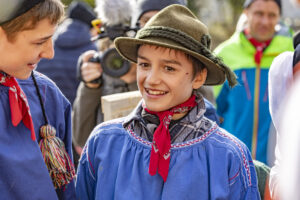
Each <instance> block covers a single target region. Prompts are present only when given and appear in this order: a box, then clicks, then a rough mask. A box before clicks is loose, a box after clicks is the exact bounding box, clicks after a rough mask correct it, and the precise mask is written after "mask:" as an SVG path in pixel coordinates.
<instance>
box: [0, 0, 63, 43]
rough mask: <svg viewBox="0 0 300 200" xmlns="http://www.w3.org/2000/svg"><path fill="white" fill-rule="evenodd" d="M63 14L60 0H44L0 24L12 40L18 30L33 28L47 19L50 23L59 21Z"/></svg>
mask: <svg viewBox="0 0 300 200" xmlns="http://www.w3.org/2000/svg"><path fill="white" fill-rule="evenodd" d="M63 16H64V5H63V4H62V3H61V1H60V0H45V1H42V2H41V3H39V4H37V5H36V6H34V7H33V8H31V9H30V10H29V11H27V12H26V13H24V14H22V15H20V16H18V17H16V18H15V19H13V20H11V21H9V22H7V23H5V24H2V25H1V27H2V29H3V30H4V31H5V33H6V35H7V38H8V40H9V41H13V40H14V39H15V36H16V35H17V33H18V32H21V31H24V30H30V29H34V28H35V26H36V24H37V23H38V22H39V21H41V20H43V19H46V18H47V19H49V20H50V22H51V24H56V23H59V22H60V20H61V19H62V17H63Z"/></svg>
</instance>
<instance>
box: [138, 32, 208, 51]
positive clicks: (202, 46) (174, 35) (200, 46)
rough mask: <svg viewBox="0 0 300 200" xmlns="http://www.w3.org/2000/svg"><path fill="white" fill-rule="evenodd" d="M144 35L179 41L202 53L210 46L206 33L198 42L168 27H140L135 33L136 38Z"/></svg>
mask: <svg viewBox="0 0 300 200" xmlns="http://www.w3.org/2000/svg"><path fill="white" fill-rule="evenodd" d="M146 37H163V38H167V39H170V40H173V41H175V42H177V43H179V44H180V45H182V46H183V47H185V48H187V49H189V50H192V51H195V52H197V53H200V54H204V55H205V53H204V52H206V51H207V50H208V49H207V48H209V47H210V37H209V36H208V35H206V34H204V35H203V36H202V38H201V43H200V42H198V41H197V40H195V39H194V38H192V37H191V36H189V35H187V34H185V33H183V32H181V31H179V30H176V29H173V28H169V27H162V26H152V27H150V28H144V29H141V30H140V31H139V32H138V33H137V35H136V39H143V38H146Z"/></svg>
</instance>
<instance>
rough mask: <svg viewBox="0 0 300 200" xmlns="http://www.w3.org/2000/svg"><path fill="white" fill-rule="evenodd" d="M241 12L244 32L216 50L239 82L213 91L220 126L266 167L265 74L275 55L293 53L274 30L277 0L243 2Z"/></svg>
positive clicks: (289, 40)
mask: <svg viewBox="0 0 300 200" xmlns="http://www.w3.org/2000/svg"><path fill="white" fill-rule="evenodd" d="M243 12H244V13H245V15H246V17H247V21H246V24H245V27H244V29H242V31H236V32H235V33H234V35H233V36H232V37H231V38H230V39H229V40H227V41H225V42H224V43H222V44H220V45H219V46H218V47H217V48H216V50H215V53H216V54H217V55H219V56H220V57H222V58H223V60H224V62H225V64H227V65H228V66H229V67H231V69H232V70H233V71H234V72H235V73H236V75H237V76H238V81H239V85H238V86H236V87H235V88H233V89H232V90H231V89H230V88H229V86H228V84H227V83H225V84H223V85H222V86H220V87H216V88H215V95H216V102H217V111H218V114H219V115H220V116H221V117H222V118H223V120H224V121H223V123H222V124H221V126H222V127H223V128H225V129H226V130H228V131H229V132H231V133H233V134H235V135H236V136H237V137H238V138H239V139H241V140H242V141H243V142H244V143H245V144H246V145H247V146H248V148H249V149H250V150H251V152H252V157H253V159H256V160H259V161H261V162H263V163H266V164H268V163H267V146H268V139H269V138H268V137H269V129H270V126H271V117H270V113H269V102H268V84H267V83H268V71H269V67H270V65H271V63H272V60H273V59H274V58H275V57H276V56H277V55H278V54H280V53H282V52H284V51H289V50H290V51H292V50H293V44H292V37H291V35H290V33H289V32H281V31H280V30H276V29H275V26H276V25H277V24H278V22H279V19H280V13H281V1H280V0H246V1H245V3H244V11H243ZM284 33H286V34H284Z"/></svg>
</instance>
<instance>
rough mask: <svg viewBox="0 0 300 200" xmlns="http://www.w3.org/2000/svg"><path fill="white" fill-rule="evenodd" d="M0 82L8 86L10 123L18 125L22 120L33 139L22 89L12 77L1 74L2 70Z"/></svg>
mask: <svg viewBox="0 0 300 200" xmlns="http://www.w3.org/2000/svg"><path fill="white" fill-rule="evenodd" d="M0 84H2V85H4V86H7V87H9V92H8V95H9V105H10V111H11V121H12V124H13V125H14V126H18V124H19V123H20V122H21V121H23V123H24V125H25V126H26V127H27V128H28V129H29V130H30V131H31V139H32V140H33V141H35V132H34V128H33V122H32V118H31V113H30V108H29V105H28V101H27V98H26V95H25V94H24V92H23V90H22V89H21V88H20V86H19V84H18V82H17V81H16V79H15V78H14V77H12V76H9V75H6V74H3V73H2V72H1V73H0Z"/></svg>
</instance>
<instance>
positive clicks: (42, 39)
mask: <svg viewBox="0 0 300 200" xmlns="http://www.w3.org/2000/svg"><path fill="white" fill-rule="evenodd" d="M52 36H53V35H49V36H46V37H42V38H39V39H36V41H46V40H48V39H49V38H51V37H52Z"/></svg>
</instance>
